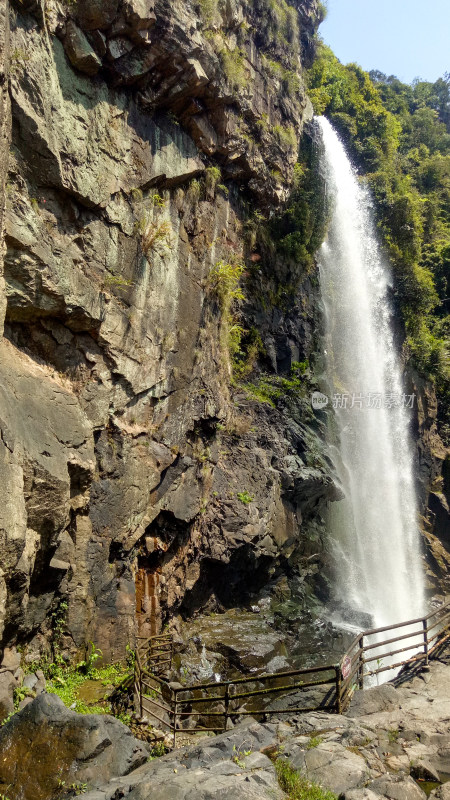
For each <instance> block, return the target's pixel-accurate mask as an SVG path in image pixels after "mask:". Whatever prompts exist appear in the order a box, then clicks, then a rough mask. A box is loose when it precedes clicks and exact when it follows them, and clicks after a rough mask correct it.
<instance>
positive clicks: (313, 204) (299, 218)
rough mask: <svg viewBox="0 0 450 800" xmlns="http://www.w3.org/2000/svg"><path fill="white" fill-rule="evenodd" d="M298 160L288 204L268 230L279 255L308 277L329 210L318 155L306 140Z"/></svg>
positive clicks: (305, 139)
mask: <svg viewBox="0 0 450 800" xmlns="http://www.w3.org/2000/svg"><path fill="white" fill-rule="evenodd" d="M298 159H299V160H298V162H297V164H296V165H295V171H294V180H293V184H292V191H291V195H290V198H289V201H288V203H287V205H286V208H285V210H284V212H283V213H282V214H281V215H279V216H278V217H276V218H275V219H274V220H272V221H271V223H270V225H269V230H270V235H271V238H272V240H273V241H274V242H275V243H276V247H277V250H278V252H279V253H280V254H281V255H282V256H283V257H284V258H285V259H287V260H288V261H289V262H291V263H293V264H295V265H296V271H297V273H298V274H302V273H304V274H308V273H309V272H310V271H311V270H312V269H314V265H315V261H314V255H315V253H316V251H317V249H318V248H319V247H320V245H321V244H322V241H323V239H324V237H325V230H326V223H327V211H328V209H327V204H326V195H325V190H324V183H323V178H322V176H321V174H320V171H319V163H318V156H317V151H316V148H315V147H314V145H313V143H312V141H311V140H310V139H308V138H306V137H303V138H302V140H301V145H300V152H299V157H298Z"/></svg>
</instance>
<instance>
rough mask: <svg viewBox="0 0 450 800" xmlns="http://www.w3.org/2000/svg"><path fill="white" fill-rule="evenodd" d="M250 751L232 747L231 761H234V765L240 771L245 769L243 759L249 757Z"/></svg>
mask: <svg viewBox="0 0 450 800" xmlns="http://www.w3.org/2000/svg"><path fill="white" fill-rule="evenodd" d="M251 753H252V750H251V749H250V750H243V749H242V748H241V747H236V745H235V744H234V745H233V755H232V758H231V760H232V761H234V763H235V764H237V765H238V767H240V768H241V769H245V759H246V758H247V756H249V755H251Z"/></svg>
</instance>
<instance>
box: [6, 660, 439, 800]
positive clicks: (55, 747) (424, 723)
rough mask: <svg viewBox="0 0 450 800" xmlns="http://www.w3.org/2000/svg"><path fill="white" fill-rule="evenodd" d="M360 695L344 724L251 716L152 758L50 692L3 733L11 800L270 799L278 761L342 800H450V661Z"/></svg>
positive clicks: (105, 720)
mask: <svg viewBox="0 0 450 800" xmlns="http://www.w3.org/2000/svg"><path fill="white" fill-rule="evenodd" d="M396 684H397V685H394V684H393V683H389V684H385V685H382V686H379V687H374V688H371V689H368V690H366V691H364V692H357V693H356V694H355V695H354V698H353V701H352V704H351V706H350V708H349V710H348V711H347V712H346V714H345V715H336V714H325V713H320V712H314V713H309V714H304V715H301V716H298V715H297V716H292V717H290V718H288V719H287V720H286V719H285V718H283V717H280V718H279V719H276V718H272V719H271V721H270V722H257V721H255V720H254V719H249V720H248V721H247V722H244V723H242V724H239V725H236V726H235V727H234V728H233V729H232V730H230V731H228V732H227V733H224V734H222V735H220V736H217V737H203V736H201V735H199V737H198V738H197V739H196V740H195V739H194V742H193V743H191V744H190V745H188V746H187V747H182V748H179V749H177V750H175V751H173V752H171V753H169V754H167V755H165V756H163V757H161V758H157V759H150V760H149V759H148V754H147V753H146V751H145V747H144V746H143V744H142V742H139V741H138V740H136V739H134V738H133V737H132V735H131V734H130V731H129V730H128V729H127V728H126V727H125V726H123V725H122V723H120V722H119V721H118V720H113V719H112V718H111V717H108V716H98V715H81V714H75V713H74V712H73V711H70V710H68V709H66V708H65V707H64V706H63V705H62V703H61V701H60V700H59V699H58V698H57V697H55V696H53V695H47V694H46V693H43V694H41V695H39V697H38V698H37V699H36V700H34V701H33V702H32V703H30V704H29V705H28V706H27V707H26V708H24V709H23V710H22V711H21V712H19V713H18V714H16V715H15V716H14V717H13V718H12V719H11V720H10V721H9V722H7V723H6V724H5V725H4V726H3V728H2V729H1V731H0V750H1V752H2V760H1V762H0V792H3V793H4V794H6V793H7V795H8V797H9V798H10V800H19V798H20V800H28V798H29V800H31V798H33V800H52V799H53V798H57V797H63V796H70V794H72V795H73V794H77V793H79V792H80V791H82V792H87V793H86V794H85V798H86V800H118V798H127V800H141V798H142V800H143V799H144V798H147V797H148V798H151V800H193V798H196V800H219V798H220V799H221V800H222V799H223V798H227V800H274V798H279V800H282V798H286V794H285V793H284V792H283V790H282V789H281V788H280V785H279V783H278V779H277V769H276V762H277V760H280V759H281V760H285V761H288V762H289V763H290V764H291V765H292V767H293V768H295V770H297V771H298V772H299V773H300V774H302V775H304V776H306V777H307V779H308V780H309V781H311V782H312V783H315V784H320V785H321V786H322V787H324V788H326V789H328V790H330V791H332V792H333V793H335V794H336V797H339V798H340V800H379V798H386V799H388V800H421V798H424V797H425V790H426V792H427V793H429V792H430V791H431V794H430V796H431V797H432V798H435V800H448V798H450V783H446V781H447V780H448V779H449V777H450V652H449V651H448V650H447V652H446V653H444V654H443V655H441V656H440V658H439V659H436V660H435V661H433V662H432V663H431V664H430V666H429V668H428V669H425V670H423V671H422V672H420V673H418V674H413V673H411V672H409V673H405V674H404V675H403V677H402V678H401V679H397V682H396Z"/></svg>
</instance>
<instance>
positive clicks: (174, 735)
mask: <svg viewBox="0 0 450 800" xmlns="http://www.w3.org/2000/svg"><path fill="white" fill-rule="evenodd" d="M176 746H177V692H176V690H175V691H174V692H173V749H174V750H175V748H176Z"/></svg>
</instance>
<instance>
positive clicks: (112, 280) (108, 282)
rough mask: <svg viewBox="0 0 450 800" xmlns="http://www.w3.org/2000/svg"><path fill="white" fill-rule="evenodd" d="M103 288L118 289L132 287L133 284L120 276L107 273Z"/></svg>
mask: <svg viewBox="0 0 450 800" xmlns="http://www.w3.org/2000/svg"><path fill="white" fill-rule="evenodd" d="M105 286H117V287H119V288H120V287H123V286H134V283H133V281H132V280H129V279H128V278H123V277H122V276H121V275H113V274H112V273H111V272H108V273H107V274H106V275H105Z"/></svg>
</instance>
